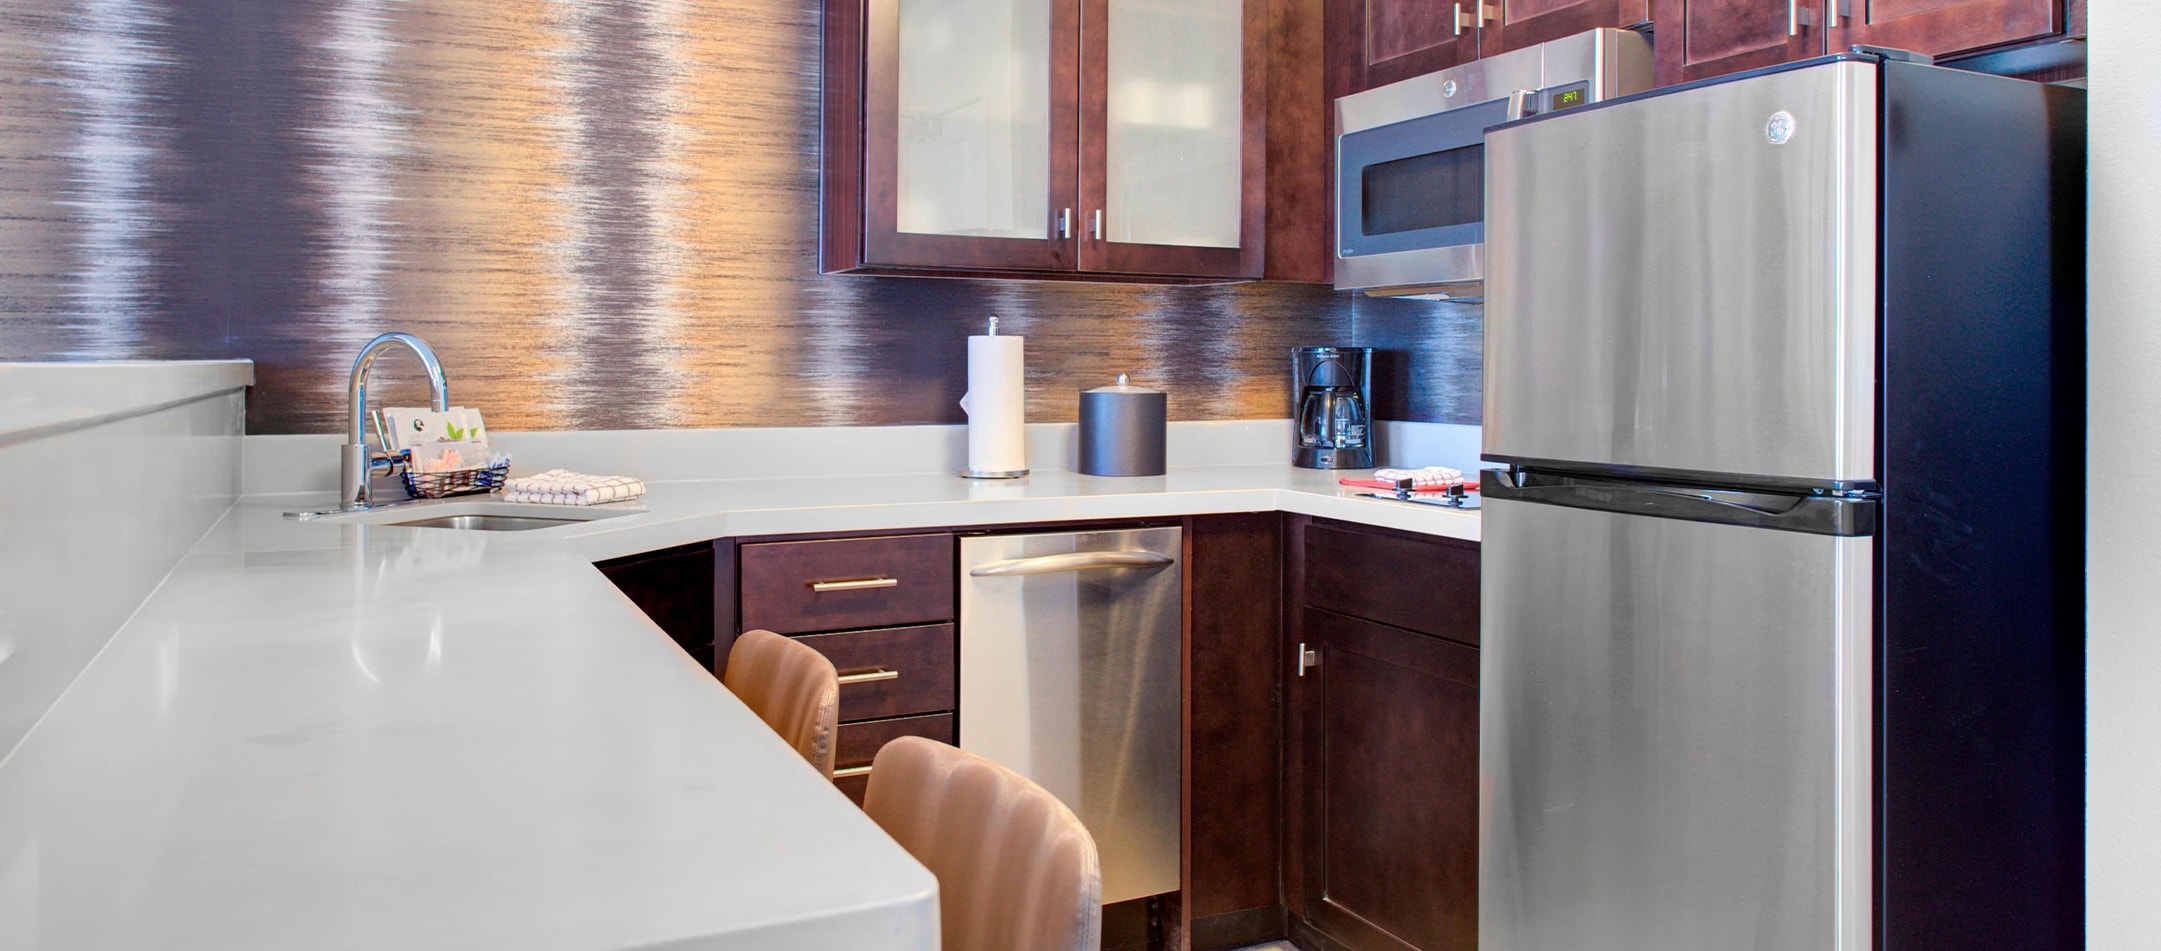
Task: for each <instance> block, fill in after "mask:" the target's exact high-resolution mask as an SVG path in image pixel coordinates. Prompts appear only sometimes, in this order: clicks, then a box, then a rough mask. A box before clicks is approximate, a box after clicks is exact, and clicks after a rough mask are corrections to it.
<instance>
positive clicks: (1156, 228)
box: [1103, 0, 1245, 248]
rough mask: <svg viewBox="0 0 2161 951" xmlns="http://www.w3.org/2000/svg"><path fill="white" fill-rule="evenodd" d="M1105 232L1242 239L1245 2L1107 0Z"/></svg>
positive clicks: (1231, 242) (1197, 243) (1143, 237)
mask: <svg viewBox="0 0 2161 951" xmlns="http://www.w3.org/2000/svg"><path fill="white" fill-rule="evenodd" d="M1109 2H1110V27H1109V30H1108V35H1107V36H1106V39H1105V42H1106V43H1108V44H1109V50H1108V52H1109V56H1110V68H1109V74H1108V79H1109V85H1110V90H1109V92H1110V97H1109V102H1108V104H1107V109H1106V119H1107V122H1108V126H1109V128H1108V129H1107V130H1106V131H1107V137H1106V139H1105V144H1104V157H1105V161H1106V163H1107V168H1106V169H1105V172H1106V180H1105V191H1106V194H1105V195H1104V198H1103V201H1104V216H1103V232H1104V234H1103V236H1104V238H1106V239H1107V240H1111V241H1124V242H1135V243H1140V244H1176V245H1187V246H1192V247H1204V248H1235V247H1237V246H1238V210H1239V209H1238V198H1239V190H1240V185H1241V183H1240V180H1239V172H1240V169H1239V146H1240V135H1241V131H1242V130H1241V119H1242V117H1243V111H1244V110H1243V102H1242V99H1241V95H1240V88H1239V86H1240V76H1241V72H1240V66H1241V60H1242V58H1243V50H1244V27H1243V24H1242V22H1241V17H1242V16H1243V15H1244V6H1245V5H1244V2H1243V0H1109Z"/></svg>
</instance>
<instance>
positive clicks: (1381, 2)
mask: <svg viewBox="0 0 2161 951" xmlns="http://www.w3.org/2000/svg"><path fill="white" fill-rule="evenodd" d="M1327 2H1328V6H1327V10H1326V22H1325V26H1324V33H1325V35H1326V37H1327V45H1328V49H1327V69H1328V98H1329V99H1330V100H1334V99H1336V98H1339V97H1342V96H1348V95H1350V94H1351V93H1354V92H1362V91H1364V90H1367V89H1372V88H1373V87H1375V86H1385V85H1387V84H1389V83H1392V82H1395V81H1397V80H1399V79H1409V78H1411V77H1412V76H1417V75H1421V74H1424V73H1430V72H1433V71H1434V70H1437V69H1447V68H1448V67H1450V66H1459V65H1462V64H1464V63H1468V62H1470V61H1471V60H1474V59H1477V58H1478V30H1477V28H1476V26H1475V25H1466V26H1463V27H1460V28H1459V27H1458V26H1457V21H1456V17H1457V16H1458V15H1459V14H1461V15H1464V16H1466V17H1467V18H1468V17H1469V16H1471V15H1472V13H1471V11H1472V9H1473V7H1474V6H1475V5H1476V0H1469V2H1458V0H1327ZM1465 22H1466V23H1467V24H1468V23H1469V20H1468V19H1466V21H1465ZM1329 134H1330V135H1331V136H1333V134H1334V131H1333V129H1331V130H1330V133H1329Z"/></svg>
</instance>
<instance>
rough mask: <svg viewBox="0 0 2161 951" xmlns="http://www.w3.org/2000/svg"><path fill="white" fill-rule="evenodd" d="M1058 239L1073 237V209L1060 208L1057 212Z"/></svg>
mask: <svg viewBox="0 0 2161 951" xmlns="http://www.w3.org/2000/svg"><path fill="white" fill-rule="evenodd" d="M1058 237H1059V238H1060V239H1061V240H1062V239H1067V238H1071V237H1073V209H1071V208H1062V209H1059V211H1058Z"/></svg>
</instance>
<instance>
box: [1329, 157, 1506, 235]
mask: <svg viewBox="0 0 2161 951" xmlns="http://www.w3.org/2000/svg"><path fill="white" fill-rule="evenodd" d="M1359 171H1360V173H1361V174H1360V182H1359V189H1358V192H1359V204H1360V205H1361V206H1362V207H1361V211H1362V213H1363V215H1362V219H1361V224H1362V225H1363V227H1362V228H1361V230H1362V231H1363V232H1364V233H1365V234H1367V235H1377V234H1398V233H1401V232H1405V231H1423V230H1425V229H1427V228H1445V227H1448V226H1450V225H1463V224H1473V223H1476V222H1478V221H1480V220H1482V219H1483V218H1484V215H1485V209H1484V207H1483V204H1484V201H1485V194H1486V147H1485V145H1483V144H1480V145H1466V146H1464V147H1462V148H1456V149H1449V150H1447V151H1444V152H1428V153H1425V154H1423V155H1413V156H1411V157H1409V158H1400V159H1396V160H1395V161H1392V162H1378V163H1375V164H1372V165H1368V166H1366V167H1365V168H1363V169H1360V170H1359Z"/></svg>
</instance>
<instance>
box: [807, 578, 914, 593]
mask: <svg viewBox="0 0 2161 951" xmlns="http://www.w3.org/2000/svg"><path fill="white" fill-rule="evenodd" d="M899 586H900V579H898V578H858V579H856V580H854V581H813V582H811V583H810V590H812V591H815V592H817V593H819V594H824V593H826V592H828V591H867V590H869V589H871V588H895V587H899Z"/></svg>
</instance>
